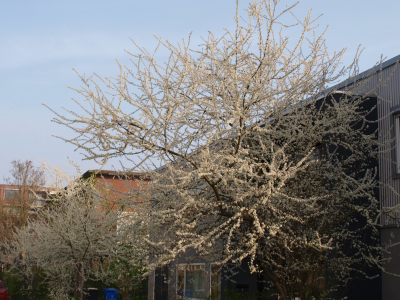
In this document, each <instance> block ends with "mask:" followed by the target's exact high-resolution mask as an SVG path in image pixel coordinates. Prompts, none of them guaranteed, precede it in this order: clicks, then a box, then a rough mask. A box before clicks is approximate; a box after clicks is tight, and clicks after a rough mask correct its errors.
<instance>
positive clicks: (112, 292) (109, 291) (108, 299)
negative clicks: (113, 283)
mask: <svg viewBox="0 0 400 300" xmlns="http://www.w3.org/2000/svg"><path fill="white" fill-rule="evenodd" d="M118 292H119V289H114V288H106V289H104V300H117V299H118Z"/></svg>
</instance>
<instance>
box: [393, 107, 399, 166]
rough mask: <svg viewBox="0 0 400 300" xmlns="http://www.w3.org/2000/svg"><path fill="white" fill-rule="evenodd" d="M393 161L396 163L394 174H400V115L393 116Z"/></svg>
mask: <svg viewBox="0 0 400 300" xmlns="http://www.w3.org/2000/svg"><path fill="white" fill-rule="evenodd" d="M393 121H394V122H393V123H394V124H393V125H394V126H393V127H394V128H393V129H394V137H395V138H394V141H395V147H394V161H395V162H396V174H400V114H399V113H398V114H396V115H394V118H393Z"/></svg>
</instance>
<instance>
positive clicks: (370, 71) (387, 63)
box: [322, 54, 400, 94]
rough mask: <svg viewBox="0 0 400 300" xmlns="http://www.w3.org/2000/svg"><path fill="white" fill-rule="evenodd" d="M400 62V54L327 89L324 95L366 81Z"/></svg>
mask: <svg viewBox="0 0 400 300" xmlns="http://www.w3.org/2000/svg"><path fill="white" fill-rule="evenodd" d="M399 61H400V54H399V55H397V56H395V57H392V58H391V59H389V60H386V61H384V62H382V64H378V65H375V66H373V67H372V68H369V69H368V70H366V71H364V72H361V73H359V74H357V76H355V77H353V78H349V79H346V80H344V81H343V82H341V83H339V84H337V85H334V86H332V87H330V88H327V89H326V90H324V91H323V92H322V93H323V94H329V93H330V92H331V91H332V90H337V89H341V88H344V87H346V86H348V85H351V84H353V83H354V82H355V81H358V80H361V79H364V78H366V77H367V76H371V75H372V74H374V73H377V72H379V71H381V70H383V69H385V68H387V67H390V66H391V65H394V64H395V63H397V62H399Z"/></svg>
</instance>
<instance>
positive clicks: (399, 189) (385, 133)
mask: <svg viewBox="0 0 400 300" xmlns="http://www.w3.org/2000/svg"><path fill="white" fill-rule="evenodd" d="M399 67H400V66H399ZM399 67H398V66H397V65H396V64H392V65H389V66H387V67H385V68H384V69H383V70H382V71H378V72H375V73H374V74H372V76H371V77H370V78H369V79H366V80H365V81H364V83H365V86H364V87H363V91H364V92H366V91H371V90H372V89H374V88H376V87H377V86H378V84H380V83H381V82H383V84H381V86H380V87H379V88H378V89H377V90H376V94H377V97H378V103H377V108H378V130H379V139H380V141H381V142H382V146H381V147H380V149H379V150H380V156H379V158H378V163H379V179H380V182H382V183H383V184H382V185H381V186H380V188H379V201H380V207H381V209H382V210H383V209H385V208H390V207H393V206H396V205H399V204H400V197H398V196H397V194H400V179H394V178H393V176H392V175H393V169H392V168H393V164H392V154H391V145H390V144H389V142H390V139H391V130H392V128H391V117H392V116H391V112H390V109H391V108H392V107H395V106H398V105H400V68H399ZM345 89H346V88H345ZM396 217H397V218H400V215H399V216H396ZM394 223H395V222H394V221H393V220H389V219H388V218H387V217H386V216H383V217H382V218H381V224H382V225H388V224H394Z"/></svg>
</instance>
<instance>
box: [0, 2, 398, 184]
mask: <svg viewBox="0 0 400 300" xmlns="http://www.w3.org/2000/svg"><path fill="white" fill-rule="evenodd" d="M248 2H249V0H247V1H241V6H242V8H244V7H246V6H247V3H248ZM292 3H295V1H289V0H288V1H283V3H282V4H283V5H285V4H288V5H289V4H292ZM309 9H313V16H315V17H316V16H318V15H320V14H323V16H322V17H321V18H320V19H319V20H318V23H319V24H320V29H319V30H321V29H322V28H325V27H326V26H327V25H329V28H328V31H327V33H326V35H325V38H326V39H327V45H328V49H329V50H330V52H333V51H339V50H340V49H342V48H344V47H347V48H348V50H347V54H346V55H345V57H344V63H349V62H350V61H351V59H352V57H353V56H354V53H355V51H356V50H357V47H358V46H359V45H361V46H362V47H364V48H365V50H364V54H363V56H362V58H361V61H360V71H363V70H365V69H368V68H370V67H371V66H372V65H373V64H374V63H376V62H377V61H378V60H379V59H380V56H381V54H382V55H384V56H385V57H387V59H390V58H392V57H394V56H396V55H399V54H400V37H399V29H400V28H399V27H400V22H399V21H398V12H399V11H400V1H388V0H382V1H368V0H364V1H359V0H347V1H344V0H336V1H326V0H305V1H300V3H299V5H298V6H297V7H296V9H295V13H296V14H297V15H298V16H299V17H304V16H305V15H306V13H307V11H308V10H309ZM234 14H235V1H234V0H214V1H210V0H201V1H200V0H169V1H166V0H141V1H140V0H114V1H101V0H96V1H93V0H80V1H76V0H69V1H54V0H53V1H50V0H48V1H42V0H35V1H28V0H19V1H3V3H2V9H1V10H0V38H1V39H0V84H1V88H0V104H1V106H0V112H1V114H0V128H1V129H2V132H1V138H0V144H1V146H0V183H1V182H2V181H3V176H8V170H9V169H10V167H11V164H10V162H11V161H12V160H13V159H21V160H25V159H31V160H32V159H36V160H38V161H42V160H43V159H44V158H45V159H46V160H47V161H48V162H49V163H51V164H55V165H58V166H66V165H67V164H68V158H70V159H72V160H73V161H74V162H76V163H78V164H80V165H81V169H82V171H86V170H87V169H95V168H98V166H97V165H96V164H95V163H94V162H91V161H82V158H83V155H82V154H80V153H81V151H80V150H77V151H74V150H75V148H74V147H73V146H72V145H69V144H66V143H64V142H63V141H61V140H59V139H56V138H55V137H52V136H53V135H60V136H64V137H68V136H72V132H71V131H70V130H68V129H66V128H63V127H62V126H60V125H57V124H55V123H53V122H51V119H52V118H53V114H52V113H51V112H50V111H49V110H48V109H47V108H45V107H44V106H43V105H41V103H46V104H47V105H49V106H50V107H52V108H53V109H55V110H56V111H61V107H66V108H69V109H74V108H76V106H75V105H74V104H73V102H72V101H71V98H72V97H75V98H77V99H78V100H79V99H80V98H79V95H77V94H76V93H75V92H74V91H72V90H70V89H68V88H67V87H68V86H71V87H79V86H80V81H79V78H78V77H77V75H76V74H75V72H74V71H73V70H72V69H73V68H75V69H76V70H77V71H79V72H80V73H86V74H88V75H90V74H92V73H97V74H99V75H100V76H113V75H117V74H118V68H117V64H116V62H115V59H116V58H118V59H119V60H120V62H122V63H124V64H125V63H126V64H128V63H129V62H128V59H129V56H128V55H127V54H126V53H125V52H124V50H128V51H132V50H134V49H135V48H134V46H133V44H132V42H131V40H130V39H132V40H134V41H135V42H136V43H137V44H138V45H140V46H142V47H145V48H147V49H148V50H152V49H154V47H155V45H156V40H155V38H154V37H153V35H157V36H160V37H162V38H163V39H164V40H166V39H168V40H170V41H171V42H178V41H180V40H181V39H182V38H187V37H188V35H189V33H190V32H193V41H194V43H193V44H194V45H196V44H199V43H200V37H201V36H204V37H205V36H206V35H207V32H208V31H212V32H213V33H214V34H216V35H220V34H222V33H223V28H224V27H225V28H228V29H233V28H234V20H233V16H234ZM159 59H163V56H162V55H161V56H160V57H159ZM38 164H39V163H37V165H38ZM112 164H114V165H115V167H116V168H118V162H117V161H114V162H111V163H110V164H109V165H108V166H107V168H111V165H112Z"/></svg>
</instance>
